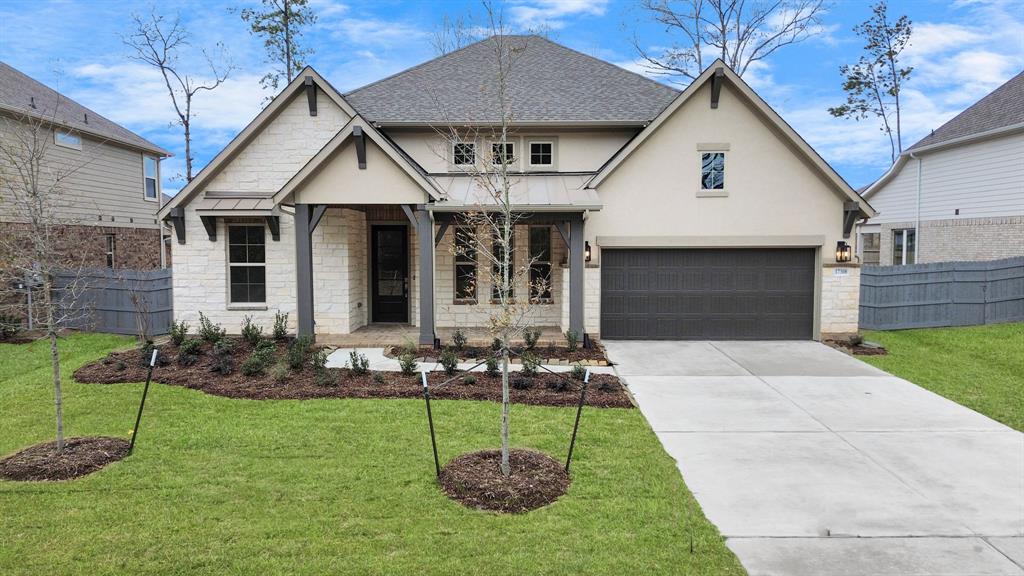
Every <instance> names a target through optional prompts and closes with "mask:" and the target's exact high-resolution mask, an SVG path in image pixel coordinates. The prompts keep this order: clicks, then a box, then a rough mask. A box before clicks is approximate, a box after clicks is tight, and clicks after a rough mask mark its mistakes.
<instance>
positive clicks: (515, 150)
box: [487, 139, 522, 170]
mask: <svg viewBox="0 0 1024 576" xmlns="http://www.w3.org/2000/svg"><path fill="white" fill-rule="evenodd" d="M495 144H511V145H512V161H511V162H509V163H508V164H507V165H508V167H509V168H510V169H512V170H516V169H518V168H519V166H520V162H521V161H522V154H520V153H519V140H518V139H513V140H504V141H502V140H491V142H490V144H489V146H488V148H487V150H488V152H489V156H490V157H489V158H488V159H487V160H488V161H489V162H490V167H491V168H493V167H494V166H500V164H495V163H494V145H495Z"/></svg>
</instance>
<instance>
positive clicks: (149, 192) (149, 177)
mask: <svg viewBox="0 0 1024 576" xmlns="http://www.w3.org/2000/svg"><path fill="white" fill-rule="evenodd" d="M156 166H157V163H156V158H154V157H152V156H143V157H142V170H143V175H142V177H143V184H144V192H145V194H146V200H156V195H157V192H158V190H157V168H156Z"/></svg>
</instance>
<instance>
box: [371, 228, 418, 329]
mask: <svg viewBox="0 0 1024 576" xmlns="http://www.w3.org/2000/svg"><path fill="white" fill-rule="evenodd" d="M371 230H372V231H371V233H370V235H371V247H370V250H371V251H370V255H371V256H370V260H371V262H370V268H371V281H370V290H372V292H373V321H374V322H408V321H409V232H408V229H407V228H406V227H405V226H400V225H399V226H373V227H372V228H371Z"/></svg>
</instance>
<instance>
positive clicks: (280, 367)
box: [270, 362, 288, 384]
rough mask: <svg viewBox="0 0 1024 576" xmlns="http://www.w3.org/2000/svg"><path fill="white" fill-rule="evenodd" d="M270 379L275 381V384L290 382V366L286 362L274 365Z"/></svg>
mask: <svg viewBox="0 0 1024 576" xmlns="http://www.w3.org/2000/svg"><path fill="white" fill-rule="evenodd" d="M270 377H271V378H273V379H274V382H276V383H278V384H283V383H284V382H286V381H287V380H288V365H287V364H285V363H284V362H278V363H277V364H274V368H273V369H272V370H271V371H270Z"/></svg>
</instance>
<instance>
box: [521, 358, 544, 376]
mask: <svg viewBox="0 0 1024 576" xmlns="http://www.w3.org/2000/svg"><path fill="white" fill-rule="evenodd" d="M522 361H523V370H522V372H523V376H531V377H532V376H536V375H537V367H538V366H539V365H540V359H538V358H537V356H535V355H534V354H533V353H531V352H524V353H523V357H522Z"/></svg>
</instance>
